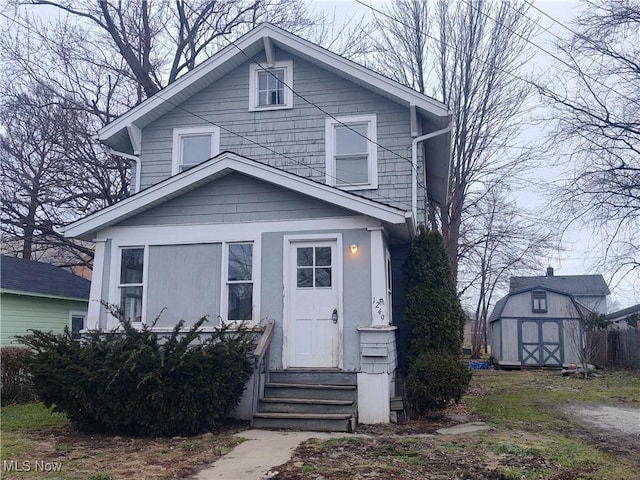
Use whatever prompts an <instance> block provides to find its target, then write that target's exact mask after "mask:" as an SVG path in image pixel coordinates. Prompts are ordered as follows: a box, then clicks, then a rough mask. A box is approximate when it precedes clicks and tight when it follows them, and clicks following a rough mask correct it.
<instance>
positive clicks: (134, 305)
mask: <svg viewBox="0 0 640 480" xmlns="http://www.w3.org/2000/svg"><path fill="white" fill-rule="evenodd" d="M118 288H119V290H120V313H121V315H122V318H121V319H120V320H122V321H127V322H131V323H140V322H142V295H143V293H144V247H132V248H123V249H122V250H121V257H120V284H119V285H118Z"/></svg>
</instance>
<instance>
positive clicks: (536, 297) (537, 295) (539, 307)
mask: <svg viewBox="0 0 640 480" xmlns="http://www.w3.org/2000/svg"><path fill="white" fill-rule="evenodd" d="M531 311H532V312H533V313H546V311H547V292H546V291H545V290H533V291H532V292H531Z"/></svg>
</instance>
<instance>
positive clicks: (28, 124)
mask: <svg viewBox="0 0 640 480" xmlns="http://www.w3.org/2000/svg"><path fill="white" fill-rule="evenodd" d="M83 116H84V115H83V114H82V112H78V111H75V110H73V109H69V108H65V106H64V105H61V104H60V100H59V99H57V98H55V97H54V96H53V95H52V94H51V93H49V92H47V91H45V90H43V89H42V88H41V87H35V88H34V89H32V90H31V91H29V92H27V93H23V92H15V91H12V90H11V89H9V90H5V97H4V100H3V103H2V105H0V128H1V130H2V133H0V155H1V158H2V179H3V181H2V186H1V187H0V200H1V201H2V231H3V234H4V235H5V236H6V237H8V238H9V239H20V242H19V243H20V248H19V252H16V253H19V256H21V257H23V258H32V257H34V254H35V252H36V251H37V250H39V249H41V248H42V247H43V245H46V246H49V247H51V246H63V247H65V249H67V250H69V251H71V252H74V255H75V256H76V257H78V258H79V259H82V261H79V262H77V263H83V262H86V261H90V260H91V258H93V253H92V251H91V249H90V248H88V247H87V246H86V245H84V244H82V243H77V242H73V241H70V240H69V239H66V238H64V237H62V236H61V235H60V234H59V233H58V231H57V227H59V226H61V225H64V224H66V223H68V222H69V220H71V219H74V218H76V217H77V215H78V214H79V213H91V212H92V211H95V210H96V209H98V208H101V207H104V206H107V205H109V204H112V203H115V202H116V201H117V200H119V199H120V198H123V197H124V196H126V192H127V189H128V173H127V166H126V165H123V164H122V163H121V162H120V161H119V160H118V159H115V158H111V157H108V156H106V155H104V153H103V152H102V151H101V150H100V149H99V148H98V149H96V147H95V146H94V145H93V143H92V141H91V135H90V133H89V132H87V130H86V128H87V123H86V121H85V119H84V118H83Z"/></svg>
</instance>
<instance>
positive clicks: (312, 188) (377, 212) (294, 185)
mask: <svg viewBox="0 0 640 480" xmlns="http://www.w3.org/2000/svg"><path fill="white" fill-rule="evenodd" d="M230 172H239V173H241V174H244V175H248V176H250V177H253V178H256V179H258V180H261V181H264V182H268V183H271V184H274V185H278V186H279V187H281V188H285V189H289V190H292V191H295V192H298V193H301V194H303V195H308V196H309V197H312V198H316V199H318V200H321V201H324V202H327V203H329V204H331V205H335V206H338V207H341V208H345V209H347V210H351V211H353V212H356V213H358V214H361V215H366V216H369V217H372V218H375V219H378V220H380V221H382V222H384V223H385V224H387V225H389V226H391V227H392V228H393V229H394V230H395V231H396V232H397V233H399V234H400V235H402V236H405V237H407V239H408V238H410V236H411V235H412V234H413V232H415V227H414V226H413V220H412V215H411V212H405V211H403V210H399V209H397V208H394V207H390V206H388V205H385V204H382V203H378V202H374V201H372V200H369V199H366V198H363V197H360V196H357V195H354V194H352V193H349V192H345V191H343V190H340V189H339V188H335V187H331V186H328V185H325V184H323V183H318V182H315V181H313V180H310V179H308V178H305V177H300V176H298V175H295V174H293V173H289V172H285V171H283V170H280V169H277V168H274V167H271V166H269V165H266V164H263V163H260V162H256V161H254V160H251V159H249V158H246V157H242V156H240V155H237V154H235V153H232V152H222V153H221V154H219V155H218V156H216V157H214V158H212V159H210V160H208V161H206V162H203V163H201V164H200V165H197V166H196V167H193V168H190V169H189V170H186V171H184V172H182V173H180V174H178V175H174V176H173V177H169V178H168V179H166V180H164V181H163V182H160V183H158V184H156V185H154V186H152V187H149V188H147V189H145V190H142V191H141V192H138V193H136V194H135V195H133V196H131V197H129V198H126V199H124V200H122V201H120V202H118V203H117V204H115V205H112V206H110V207H107V208H105V209H103V210H99V211H97V212H95V213H93V214H91V215H89V216H87V217H85V218H82V219H80V220H78V221H76V222H74V223H72V224H70V225H67V226H66V227H65V228H63V231H64V234H65V236H67V237H78V238H83V239H91V238H93V235H95V234H96V233H97V232H98V231H100V230H103V229H105V228H107V227H109V226H111V225H115V224H117V223H119V222H121V221H123V220H125V219H127V218H130V217H133V216H135V215H137V214H139V213H142V212H144V211H145V210H148V209H150V208H152V207H154V206H156V205H159V204H161V203H163V202H166V201H167V200H169V199H171V198H175V197H178V196H180V195H182V194H184V193H186V192H189V191H191V190H194V189H196V188H198V187H200V186H202V185H205V184H207V183H209V182H212V181H214V180H216V179H217V178H220V177H222V176H224V175H227V174H228V173H230Z"/></svg>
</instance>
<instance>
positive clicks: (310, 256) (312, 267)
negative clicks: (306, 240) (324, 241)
mask: <svg viewBox="0 0 640 480" xmlns="http://www.w3.org/2000/svg"><path fill="white" fill-rule="evenodd" d="M296 256H297V266H296V275H297V283H296V284H297V286H298V288H312V287H330V286H331V247H300V248H297V249H296Z"/></svg>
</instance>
